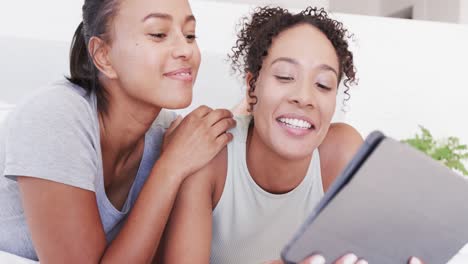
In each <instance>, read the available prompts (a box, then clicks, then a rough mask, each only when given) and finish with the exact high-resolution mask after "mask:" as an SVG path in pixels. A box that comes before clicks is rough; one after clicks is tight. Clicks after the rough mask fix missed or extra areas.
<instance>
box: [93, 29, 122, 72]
mask: <svg viewBox="0 0 468 264" xmlns="http://www.w3.org/2000/svg"><path fill="white" fill-rule="evenodd" d="M88 50H89V55H90V56H91V58H92V60H93V63H94V65H95V66H96V68H97V69H98V70H99V71H100V72H101V73H102V74H104V75H105V76H106V77H107V78H109V79H116V78H117V73H116V72H115V70H114V68H113V67H112V63H111V60H110V57H109V51H110V46H109V45H108V44H107V43H106V42H105V41H104V40H102V39H101V38H98V37H96V36H94V37H92V38H91V39H90V40H89V45H88Z"/></svg>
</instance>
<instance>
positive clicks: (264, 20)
mask: <svg viewBox="0 0 468 264" xmlns="http://www.w3.org/2000/svg"><path fill="white" fill-rule="evenodd" d="M242 26H243V27H242V29H241V30H240V32H239V34H238V40H237V42H236V45H235V46H234V48H233V49H232V52H233V53H232V54H231V55H230V58H231V60H232V65H233V68H234V70H237V71H238V72H240V73H241V74H242V75H243V77H244V78H245V81H246V84H247V91H248V94H247V95H248V96H247V100H248V102H249V104H250V109H249V112H250V115H246V116H239V117H237V127H236V128H234V129H232V130H231V132H232V134H233V135H234V139H233V141H232V142H231V143H229V144H228V146H227V147H226V148H224V149H223V150H222V151H221V152H220V153H219V154H218V155H217V156H216V157H215V158H214V159H213V160H212V161H211V162H210V163H209V164H208V165H207V166H205V167H204V168H203V169H201V170H200V171H198V172H197V173H196V174H195V175H193V176H192V177H190V178H188V179H187V180H186V181H185V182H184V184H183V185H182V187H181V191H180V192H179V194H178V197H177V200H176V203H175V208H174V209H173V211H172V213H171V219H170V220H169V224H168V227H167V229H166V231H165V238H164V242H163V247H162V248H161V249H160V250H161V253H162V254H161V256H162V258H163V259H162V260H163V262H164V263H208V262H211V263H261V262H264V261H269V260H275V259H279V256H280V251H281V249H282V248H283V247H284V245H285V244H286V243H287V242H288V240H289V239H290V238H291V237H292V235H293V234H294V232H295V231H296V230H297V228H298V227H299V226H300V225H301V223H303V221H304V220H305V219H306V217H307V216H308V215H309V214H310V213H311V210H313V208H314V206H315V205H316V204H317V203H318V201H319V200H320V199H321V198H322V196H323V194H324V191H326V190H327V188H328V187H329V186H330V184H331V182H333V180H334V179H335V177H336V176H337V175H338V174H339V173H340V172H341V170H342V169H343V168H344V167H345V166H346V164H347V163H348V162H349V161H350V159H351V158H352V156H353V155H354V154H355V152H356V151H357V149H358V148H359V146H360V145H361V143H362V138H361V136H360V135H359V133H358V132H357V131H356V130H355V129H354V128H353V127H351V126H349V125H346V124H342V123H341V124H331V120H332V116H333V114H334V111H335V105H336V97H337V92H338V85H339V83H340V82H341V81H344V86H345V87H346V91H345V92H347V91H348V89H349V87H350V85H352V84H353V83H354V82H355V80H356V79H355V74H356V73H355V68H354V63H353V54H352V53H351V52H350V51H349V48H348V42H347V38H348V37H349V34H348V31H347V30H346V29H345V28H344V27H343V25H342V24H341V23H340V22H337V21H335V20H333V19H331V18H329V17H328V15H327V13H326V12H325V11H324V10H323V9H316V8H311V7H309V8H307V9H305V10H304V11H302V12H300V13H298V14H291V13H290V12H289V11H288V10H286V9H282V8H271V7H264V8H257V9H256V10H255V12H254V14H253V15H252V17H250V18H249V17H246V18H244V19H243V23H242ZM277 262H278V261H274V262H273V263H277ZM307 263H325V260H324V258H323V257H320V256H313V257H311V258H309V259H308V260H307ZM336 263H349V264H351V263H359V264H363V263H366V261H365V260H359V259H358V257H356V256H355V255H353V254H348V255H345V256H344V257H342V258H341V259H339V260H337V261H336Z"/></svg>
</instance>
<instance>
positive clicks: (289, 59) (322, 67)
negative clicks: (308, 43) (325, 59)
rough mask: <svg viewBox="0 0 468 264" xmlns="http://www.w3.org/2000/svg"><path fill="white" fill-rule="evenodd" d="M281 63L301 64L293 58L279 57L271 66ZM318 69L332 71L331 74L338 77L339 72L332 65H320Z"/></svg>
mask: <svg viewBox="0 0 468 264" xmlns="http://www.w3.org/2000/svg"><path fill="white" fill-rule="evenodd" d="M280 61H283V62H287V63H291V64H294V65H300V63H299V62H298V61H297V60H295V59H293V58H288V57H279V58H277V59H275V60H274V61H273V62H272V63H271V65H273V64H275V63H277V62H280ZM318 68H319V69H320V70H324V71H331V72H333V73H334V74H335V75H336V76H337V77H338V72H337V71H336V70H335V69H334V68H333V67H331V66H330V65H327V64H320V65H319V66H318Z"/></svg>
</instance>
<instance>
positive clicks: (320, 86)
mask: <svg viewBox="0 0 468 264" xmlns="http://www.w3.org/2000/svg"><path fill="white" fill-rule="evenodd" d="M317 87H319V88H321V89H324V90H327V91H330V90H331V88H330V87H328V86H326V85H323V84H321V83H317Z"/></svg>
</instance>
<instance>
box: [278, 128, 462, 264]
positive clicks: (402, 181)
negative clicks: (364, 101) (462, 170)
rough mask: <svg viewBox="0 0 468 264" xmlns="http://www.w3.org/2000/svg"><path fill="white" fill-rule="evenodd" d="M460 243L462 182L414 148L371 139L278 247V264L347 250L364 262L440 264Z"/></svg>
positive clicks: (378, 137) (337, 254)
mask: <svg viewBox="0 0 468 264" xmlns="http://www.w3.org/2000/svg"><path fill="white" fill-rule="evenodd" d="M467 242H468V181H467V180H466V179H465V178H464V177H462V176H461V175H459V174H457V173H455V172H453V171H451V170H450V169H448V168H447V167H445V166H443V165H442V164H441V163H440V162H437V161H435V160H433V159H431V158H430V157H428V156H426V155H425V154H423V153H421V152H420V151H418V150H415V149H413V148H412V147H410V146H408V145H406V144H404V143H401V142H398V141H396V140H393V139H391V138H389V137H386V136H384V135H383V134H382V133H380V132H373V133H371V134H370V135H369V136H368V137H367V138H366V140H365V141H364V144H363V145H362V147H361V148H360V149H359V151H358V153H357V154H356V155H355V156H354V158H353V159H352V161H351V162H350V163H349V164H348V165H347V167H346V168H345V169H344V171H343V172H342V174H341V175H340V176H338V177H337V179H336V180H335V182H334V183H333V184H332V186H331V187H330V188H329V191H327V193H326V194H325V195H324V197H323V198H322V200H321V201H320V202H319V204H318V205H317V206H316V208H315V209H314V211H313V212H312V214H311V215H310V216H309V217H308V218H307V220H306V221H305V223H304V224H303V225H302V226H301V228H300V229H299V230H298V231H297V233H296V234H295V235H294V237H293V238H292V239H291V241H290V242H289V243H288V244H287V245H286V246H285V248H284V249H283V251H282V253H281V257H282V259H283V261H284V262H285V263H297V262H300V261H301V260H303V259H304V258H306V257H308V256H310V255H312V254H315V253H318V254H322V255H323V256H324V257H325V258H326V259H327V260H335V259H337V258H339V257H340V256H342V255H343V254H344V253H348V252H353V253H355V254H356V255H358V256H359V257H362V258H365V259H366V260H367V261H368V262H369V263H378V264H398V263H406V262H407V260H408V258H409V257H410V256H417V257H419V258H421V259H422V260H423V261H425V263H426V264H433V263H434V264H437V263H446V262H447V261H448V260H449V259H450V258H452V257H453V256H454V255H455V254H456V253H457V252H458V251H459V250H460V248H462V247H463V246H464V245H465V244H466V243H467Z"/></svg>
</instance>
